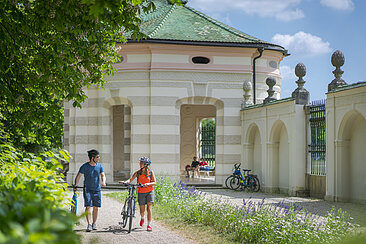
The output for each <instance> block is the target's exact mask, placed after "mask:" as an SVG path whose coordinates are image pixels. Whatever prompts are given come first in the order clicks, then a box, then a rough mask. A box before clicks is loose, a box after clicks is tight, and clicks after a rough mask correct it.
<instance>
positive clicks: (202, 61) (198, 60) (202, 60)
mask: <svg viewBox="0 0 366 244" xmlns="http://www.w3.org/2000/svg"><path fill="white" fill-rule="evenodd" d="M192 62H193V63H195V64H208V63H209V62H210V59H209V58H206V57H201V56H197V57H193V58H192Z"/></svg>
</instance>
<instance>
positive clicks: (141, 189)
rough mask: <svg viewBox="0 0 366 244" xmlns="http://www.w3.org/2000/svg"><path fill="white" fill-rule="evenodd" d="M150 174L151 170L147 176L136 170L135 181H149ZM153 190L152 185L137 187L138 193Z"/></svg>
mask: <svg viewBox="0 0 366 244" xmlns="http://www.w3.org/2000/svg"><path fill="white" fill-rule="evenodd" d="M151 175H152V174H151V171H150V173H149V174H148V175H147V176H146V175H145V174H140V173H139V172H137V182H138V183H139V184H146V183H151ZM153 190H154V188H153V186H145V187H139V188H138V193H148V192H151V191H153Z"/></svg>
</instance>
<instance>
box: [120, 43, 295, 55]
mask: <svg viewBox="0 0 366 244" xmlns="http://www.w3.org/2000/svg"><path fill="white" fill-rule="evenodd" d="M127 42H128V43H161V44H177V45H196V46H215V47H242V48H264V50H271V51H277V52H281V53H282V54H283V55H284V56H289V55H290V54H289V53H288V51H287V50H286V49H285V48H283V47H281V46H279V45H275V44H271V43H238V42H204V41H178V40H162V39H146V40H140V41H136V40H132V39H129V40H128V41H127Z"/></svg>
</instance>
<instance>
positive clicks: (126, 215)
mask: <svg viewBox="0 0 366 244" xmlns="http://www.w3.org/2000/svg"><path fill="white" fill-rule="evenodd" d="M123 185H125V186H127V187H128V197H127V198H126V200H125V204H124V205H123V208H122V212H121V215H122V223H121V224H122V228H125V227H126V225H127V222H128V233H130V232H131V229H132V218H133V217H135V211H136V196H135V191H136V188H137V187H143V186H144V185H142V184H131V183H124V184H123Z"/></svg>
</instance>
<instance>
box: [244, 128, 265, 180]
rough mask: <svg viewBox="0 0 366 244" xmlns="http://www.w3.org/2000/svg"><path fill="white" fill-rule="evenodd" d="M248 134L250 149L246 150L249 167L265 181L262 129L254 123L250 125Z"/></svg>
mask: <svg viewBox="0 0 366 244" xmlns="http://www.w3.org/2000/svg"><path fill="white" fill-rule="evenodd" d="M248 135H249V136H248V138H247V142H248V150H247V152H246V153H248V155H247V159H248V162H247V163H248V168H249V169H251V170H252V172H253V174H256V175H257V176H258V179H259V181H260V182H261V183H263V182H264V178H263V172H262V142H261V135H260V131H259V129H258V126H257V125H256V124H253V125H251V126H250V127H249V130H248Z"/></svg>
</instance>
